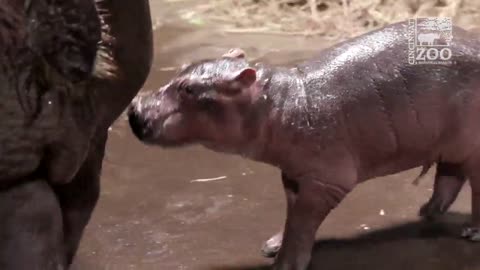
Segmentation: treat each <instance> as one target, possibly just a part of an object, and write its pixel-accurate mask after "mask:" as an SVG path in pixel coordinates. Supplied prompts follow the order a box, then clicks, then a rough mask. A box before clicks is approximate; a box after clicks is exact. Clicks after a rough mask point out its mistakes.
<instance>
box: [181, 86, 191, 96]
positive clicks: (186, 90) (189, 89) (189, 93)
mask: <svg viewBox="0 0 480 270" xmlns="http://www.w3.org/2000/svg"><path fill="white" fill-rule="evenodd" d="M183 91H184V92H185V94H187V95H193V89H192V87H190V86H186V87H185V88H184V89H183Z"/></svg>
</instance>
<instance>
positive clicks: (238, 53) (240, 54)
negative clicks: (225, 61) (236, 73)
mask: <svg viewBox="0 0 480 270" xmlns="http://www.w3.org/2000/svg"><path fill="white" fill-rule="evenodd" d="M222 57H226V58H245V52H244V51H243V50H242V49H239V48H233V49H230V50H229V51H228V52H226V53H225V54H224V55H222Z"/></svg>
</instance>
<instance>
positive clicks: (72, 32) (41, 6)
mask: <svg viewBox="0 0 480 270" xmlns="http://www.w3.org/2000/svg"><path fill="white" fill-rule="evenodd" d="M152 48H153V43H152V32H151V19H150V10H149V5H148V1H146V0H121V1H120V0H102V1H99V0H96V1H93V0H69V1H54V0H31V1H30V0H29V1H27V0H25V1H16V0H0V58H1V59H0V202H1V203H0V218H2V220H3V221H4V222H2V223H1V224H0V269H6V270H13V269H25V270H27V269H28V270H32V269H34V270H36V269H38V270H50V269H51V270H58V269H68V268H69V266H70V264H71V262H72V260H73V258H74V255H75V253H76V250H77V247H78V244H79V242H80V240H81V236H82V233H83V229H84V227H85V225H86V224H87V223H88V221H89V219H90V215H91V213H92V211H93V209H94V207H95V204H96V202H97V199H98V196H99V189H100V184H99V177H100V171H101V165H102V160H103V155H104V150H105V143H106V140H107V136H108V128H109V126H110V125H111V124H112V122H113V121H114V120H115V119H116V118H117V117H118V116H119V115H120V113H121V112H122V111H123V110H124V109H125V107H126V106H127V105H128V104H129V102H130V101H131V99H132V98H133V97H134V96H135V95H136V93H137V92H138V91H139V90H140V88H141V86H142V85H143V83H144V81H145V79H146V77H147V75H148V72H149V70H150V66H151V59H152ZM125 52H128V53H125ZM107 69H108V70H107ZM112 71H114V72H113V73H112ZM99 74H101V75H102V76H99ZM106 74H108V76H106Z"/></svg>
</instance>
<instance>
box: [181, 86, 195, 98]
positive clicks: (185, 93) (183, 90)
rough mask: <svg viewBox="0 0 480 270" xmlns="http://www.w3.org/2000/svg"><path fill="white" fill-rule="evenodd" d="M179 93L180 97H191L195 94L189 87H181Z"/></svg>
mask: <svg viewBox="0 0 480 270" xmlns="http://www.w3.org/2000/svg"><path fill="white" fill-rule="evenodd" d="M179 91H180V94H181V95H183V96H188V97H191V96H193V95H194V94H195V90H194V89H193V87H192V86H190V85H182V86H181V87H180V89H179Z"/></svg>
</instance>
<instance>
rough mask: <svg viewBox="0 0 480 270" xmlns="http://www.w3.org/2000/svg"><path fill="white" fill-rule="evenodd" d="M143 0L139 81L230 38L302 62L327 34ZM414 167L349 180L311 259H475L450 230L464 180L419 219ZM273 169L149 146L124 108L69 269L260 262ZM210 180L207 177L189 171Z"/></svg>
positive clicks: (256, 54) (278, 197)
mask: <svg viewBox="0 0 480 270" xmlns="http://www.w3.org/2000/svg"><path fill="white" fill-rule="evenodd" d="M170 11H171V10H169V9H168V8H165V5H163V4H162V3H161V2H159V1H152V13H153V16H154V19H155V21H156V30H155V36H156V38H155V42H156V45H155V46H156V49H155V62H154V66H153V68H152V72H151V76H150V78H149V80H148V82H147V83H146V85H145V87H144V91H149V90H153V89H156V88H158V87H159V86H161V85H162V84H163V83H165V82H166V81H167V80H168V78H169V76H171V75H172V72H174V71H172V67H178V66H180V65H181V64H183V63H186V62H189V61H193V60H196V59H201V58H205V57H216V56H219V55H221V54H222V53H223V52H225V51H226V50H228V49H229V48H231V47H242V48H244V49H245V50H246V51H247V53H248V55H249V57H250V58H252V59H257V60H261V61H267V62H270V63H273V64H289V63H292V62H294V61H296V60H303V59H306V58H308V57H309V56H311V55H312V54H314V53H315V51H316V50H318V49H320V48H323V47H325V46H327V45H329V43H331V42H328V41H323V40H319V39H304V38H296V37H278V36H276V37H275V36H261V35H224V34H222V33H219V32H216V31H214V30H211V29H204V30H194V29H192V28H190V27H186V26H181V25H180V24H178V23H176V22H174V20H169V19H168V18H169V16H166V14H167V13H169V12H170ZM418 173H419V170H418V169H416V170H411V171H408V172H405V173H402V174H397V175H393V176H389V177H384V178H380V179H374V180H371V181H368V182H366V183H364V184H362V185H360V186H358V187H357V188H356V189H355V190H354V192H352V193H351V194H350V195H349V196H348V197H347V199H346V200H345V201H344V202H342V204H341V205H340V206H339V207H338V208H337V209H335V210H334V211H333V212H332V213H331V214H330V216H329V217H328V218H327V220H326V221H325V223H324V224H323V225H322V226H321V228H320V230H319V232H318V245H317V246H316V248H315V251H314V258H313V265H312V269H314V270H317V269H338V270H344V269H369V270H375V269H378V270H380V269H381V270H383V269H390V270H397V269H398V270H400V269H401V270H404V269H419V270H429V269H432V270H433V269H435V270H443V269H445V270H462V269H463V270H470V269H480V258H479V257H480V244H472V243H468V242H465V241H463V240H462V239H458V237H457V234H458V231H459V229H460V226H461V225H462V223H463V222H466V221H467V219H468V213H469V211H470V205H469V201H470V195H469V187H468V186H466V187H465V188H464V190H463V191H462V194H461V195H460V197H459V199H458V200H457V202H456V203H455V204H454V206H453V207H452V209H451V211H450V212H451V214H449V215H447V216H446V217H445V218H444V219H443V220H441V221H439V222H437V223H435V224H426V223H424V222H421V221H420V220H419V218H418V217H417V211H418V208H419V207H420V206H421V205H422V204H423V203H424V202H425V201H426V200H427V199H428V198H429V196H430V194H431V191H432V189H431V188H432V177H433V174H432V173H433V170H432V171H431V172H430V173H429V174H428V175H427V176H426V177H425V178H424V180H423V181H422V182H421V183H420V185H419V186H414V185H412V181H413V180H414V179H415V177H416V176H417V175H418ZM279 176H280V174H279V171H278V170H277V169H275V168H272V167H270V166H267V165H263V164H259V163H255V162H252V161H248V160H245V159H242V158H241V157H236V156H231V155H224V154H218V153H214V152H212V151H209V150H206V149H204V148H201V147H197V146H193V147H187V148H181V149H170V150H164V149H161V148H154V147H146V146H144V145H142V144H141V143H140V142H138V141H137V140H136V139H135V138H134V137H133V135H132V133H131V132H130V129H129V127H128V124H127V122H126V121H125V116H122V117H121V118H120V119H119V120H118V121H117V122H116V123H115V125H114V126H113V127H112V130H111V131H110V138H109V142H108V146H107V154H106V158H105V162H104V169H103V176H102V178H103V180H102V193H101V199H100V201H99V204H98V207H97V208H96V210H95V213H94V215H93V217H92V220H91V222H90V224H89V225H88V227H87V230H86V233H85V236H84V238H83V241H82V243H81V247H80V251H79V253H78V255H77V258H76V260H75V263H74V267H73V268H74V269H75V270H84V269H87V270H96V269H102V270H103V269H105V270H127V269H139V270H150V269H152V270H153V269H161V270H164V269H165V270H170V269H171V270H176V269H179V270H180V269H181V270H193V269H211V270H254V269H268V265H269V264H270V263H271V260H269V259H264V258H262V257H261V255H260V252H259V249H260V247H261V245H262V243H263V241H264V240H266V239H267V238H268V237H270V236H271V235H272V234H273V233H275V232H276V231H277V230H279V229H280V228H281V227H282V226H283V221H284V217H285V200H284V196H283V191H282V188H281V182H280V179H279ZM205 178H217V180H215V181H206V182H205V181H195V180H198V179H205Z"/></svg>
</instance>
